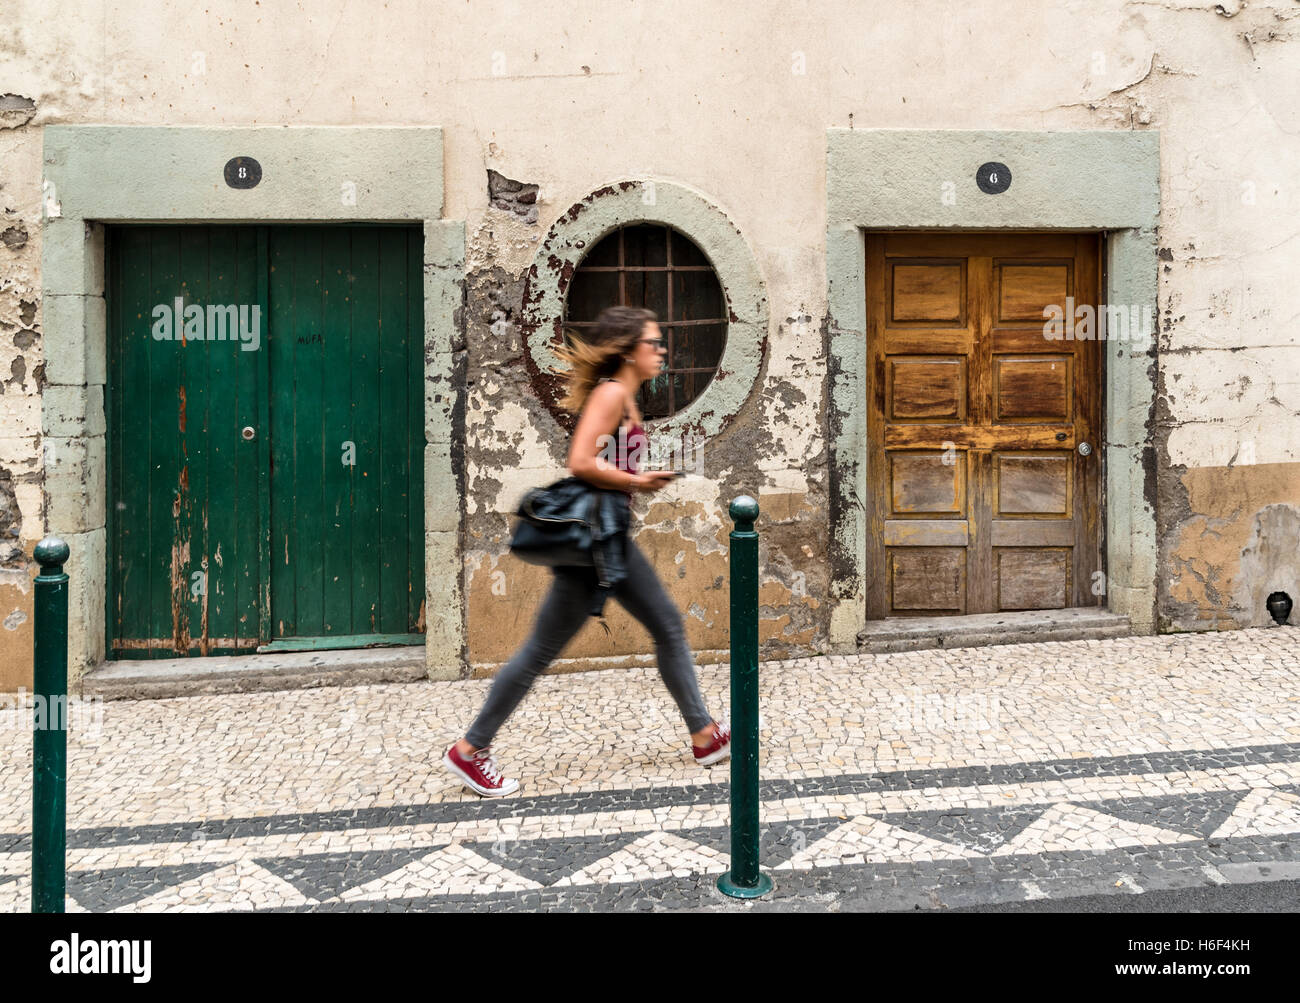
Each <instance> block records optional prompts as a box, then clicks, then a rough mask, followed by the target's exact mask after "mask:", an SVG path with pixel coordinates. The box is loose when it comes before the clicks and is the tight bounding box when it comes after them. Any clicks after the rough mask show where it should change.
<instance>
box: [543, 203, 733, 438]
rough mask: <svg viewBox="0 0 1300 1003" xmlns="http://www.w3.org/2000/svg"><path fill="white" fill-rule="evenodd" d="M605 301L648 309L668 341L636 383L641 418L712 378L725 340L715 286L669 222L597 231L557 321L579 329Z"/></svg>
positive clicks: (683, 400) (689, 395) (590, 323)
mask: <svg viewBox="0 0 1300 1003" xmlns="http://www.w3.org/2000/svg"><path fill="white" fill-rule="evenodd" d="M608 306H639V307H645V308H647V309H649V310H653V311H654V312H655V314H656V315H657V316H658V317H659V329H660V330H661V331H662V332H663V336H664V344H666V345H667V346H668V355H667V358H666V360H665V368H664V370H663V372H662V373H660V375H659V376H657V377H655V378H654V379H653V380H646V381H645V382H644V383H642V384H641V391H640V394H639V396H638V398H637V404H638V406H639V407H640V409H641V413H642V414H643V415H644V416H645V417H647V418H666V417H668V416H669V415H674V414H676V413H677V412H679V411H681V410H682V409H684V408H685V407H686V406H687V405H688V404H690V403H691V401H693V400H695V398H696V397H698V396H700V394H702V393H703V392H704V388H705V387H707V386H708V385H709V381H710V380H712V379H713V375H714V373H716V372H717V370H718V363H719V361H720V360H721V359H722V351H723V348H724V347H725V346H726V342H727V310H726V299H725V298H724V297H723V295H722V284H721V283H720V282H719V281H718V276H717V273H716V272H714V270H713V266H712V265H710V264H709V260H708V258H706V257H705V256H704V252H702V251H701V250H700V249H699V247H697V246H696V245H695V243H694V242H693V241H691V240H690V238H688V237H686V236H684V235H683V234H681V233H679V232H678V231H677V230H674V229H673V228H672V227H670V226H664V225H663V224H658V223H634V224H629V225H627V226H621V227H619V228H618V229H617V230H614V231H612V232H611V233H609V234H607V235H606V236H604V237H602V238H601V239H600V240H599V241H598V242H597V243H596V244H595V245H594V246H593V247H592V248H591V250H590V251H588V252H587V254H586V256H585V257H584V258H583V259H582V261H581V263H580V264H579V265H578V267H577V269H576V270H575V271H574V273H573V279H572V281H571V282H570V283H569V289H568V295H567V296H566V298H565V303H564V327H565V329H566V330H573V331H574V332H576V333H578V334H582V333H583V332H584V331H585V330H589V329H592V328H594V327H595V326H596V324H595V321H596V317H597V316H598V315H599V314H600V311H601V310H603V309H605V307H608Z"/></svg>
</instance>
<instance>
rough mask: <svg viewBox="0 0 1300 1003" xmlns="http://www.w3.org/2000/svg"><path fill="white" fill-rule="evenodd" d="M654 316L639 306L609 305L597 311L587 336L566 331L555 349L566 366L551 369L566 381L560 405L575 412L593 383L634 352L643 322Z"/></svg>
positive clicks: (650, 311)
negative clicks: (562, 342)
mask: <svg viewBox="0 0 1300 1003" xmlns="http://www.w3.org/2000/svg"><path fill="white" fill-rule="evenodd" d="M657 319H658V317H657V316H656V314H655V312H654V311H653V310H646V309H644V308H643V307H635V306H611V307H606V308H605V309H604V310H602V311H601V312H600V316H599V317H597V318H596V328H595V330H594V331H593V332H592V334H591V336H590V337H589V338H583V337H581V336H580V335H577V334H572V333H569V334H568V335H567V336H566V344H564V345H561V346H559V347H558V348H556V349H555V354H556V355H558V356H559V357H560V358H561V359H562V360H563V361H564V362H565V363H567V364H568V367H569V368H568V369H567V370H563V369H552V370H551V372H553V373H555V374H556V375H557V376H563V377H564V378H565V380H566V381H567V384H568V389H567V392H566V393H565V395H564V397H563V398H562V399H561V400H560V407H562V408H564V409H565V410H566V411H569V412H572V413H573V414H578V413H579V412H580V411H581V410H582V408H583V405H585V404H586V403H587V398H588V397H589V396H590V395H591V391H592V389H593V388H594V387H595V386H596V384H597V383H599V382H600V381H601V379H602V378H603V377H606V376H613V375H614V374H615V373H617V372H618V370H619V368H620V367H621V366H622V365H623V357H624V356H625V355H628V354H629V353H631V352H633V351H635V349H636V344H637V341H638V340H639V339H640V337H641V332H642V331H644V330H645V326H646V324H649V323H650V322H651V321H654V320H657Z"/></svg>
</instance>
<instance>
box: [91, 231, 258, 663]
mask: <svg viewBox="0 0 1300 1003" xmlns="http://www.w3.org/2000/svg"><path fill="white" fill-rule="evenodd" d="M106 261H107V266H108V272H107V276H106V278H107V282H106V286H105V300H106V307H107V321H108V325H107V334H108V367H109V368H108V383H107V386H106V388H105V393H106V398H105V405H106V406H105V412H106V415H107V418H108V484H107V497H108V541H109V542H108V579H107V582H108V588H107V590H106V591H107V595H106V599H107V604H108V618H107V625H108V631H107V634H108V636H107V645H108V652H109V656H110V657H111V658H175V657H177V656H184V655H208V654H236V653H239V652H244V651H252V650H254V649H255V648H256V647H257V644H258V639H259V636H260V612H259V611H260V605H259V595H260V590H261V585H262V582H261V578H260V564H259V562H260V555H259V544H260V536H261V531H262V520H261V518H260V514H259V507H258V502H259V497H258V495H259V470H260V466H261V463H260V454H259V443H257V442H248V441H245V440H244V439H243V438H242V437H241V435H240V430H241V428H243V427H245V426H247V425H253V426H256V424H257V414H258V406H259V402H260V401H261V400H262V398H263V396H264V395H265V390H266V387H265V378H264V367H263V358H262V356H261V354H260V352H259V351H258V350H257V349H258V348H260V346H261V342H262V334H263V333H264V332H263V324H264V317H263V314H262V311H261V309H260V303H259V299H260V293H259V284H258V282H259V279H258V276H259V274H260V271H261V270H262V268H264V262H262V261H261V259H260V256H259V250H258V240H257V229H256V228H255V227H240V226H193V227H177V226H121V227H111V228H110V229H109V232H108V245H107V251H106ZM178 307H179V309H178ZM245 331H247V332H248V334H249V337H248V338H247V339H244V338H242V334H243V333H244V332H245ZM254 333H256V340H254V338H253V334H254Z"/></svg>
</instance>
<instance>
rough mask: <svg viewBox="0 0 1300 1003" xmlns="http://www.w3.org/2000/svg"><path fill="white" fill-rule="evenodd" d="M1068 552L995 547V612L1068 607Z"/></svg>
mask: <svg viewBox="0 0 1300 1003" xmlns="http://www.w3.org/2000/svg"><path fill="white" fill-rule="evenodd" d="M1070 549H1071V548H1069V547H1056V548H1048V547H1037V548H1030V547H998V548H996V549H995V550H994V555H995V559H994V567H995V568H996V576H997V578H996V583H995V584H996V587H997V594H998V602H997V607H998V611H999V612H1003V611H1010V610H1026V609H1063V608H1064V607H1066V606H1068V605H1070V601H1069V600H1070V592H1071V589H1070V567H1071V563H1072V561H1071V554H1070Z"/></svg>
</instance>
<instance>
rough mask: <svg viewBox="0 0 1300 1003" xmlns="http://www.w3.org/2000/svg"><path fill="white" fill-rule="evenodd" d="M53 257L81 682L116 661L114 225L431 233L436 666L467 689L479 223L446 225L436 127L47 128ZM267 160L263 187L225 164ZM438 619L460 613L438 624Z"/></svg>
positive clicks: (66, 525) (67, 531) (50, 374)
mask: <svg viewBox="0 0 1300 1003" xmlns="http://www.w3.org/2000/svg"><path fill="white" fill-rule="evenodd" d="M43 138H44V198H43V211H42V217H43V226H42V240H43V245H42V255H41V285H42V325H41V331H42V339H43V348H44V358H45V381H46V385H45V387H44V390H43V393H42V395H41V438H42V443H43V458H44V472H45V498H44V509H45V525H46V532H48V533H51V534H54V535H57V536H60V537H62V538H63V539H64V540H65V541H66V542H67V543H68V545H69V546H70V547H71V551H72V553H71V557H70V559H69V561H68V566H67V571H68V574H69V576H70V582H69V598H70V602H69V612H68V663H69V678H70V682H71V683H73V684H75V683H77V682H78V681H79V679H80V677H81V676H82V675H83V674H84V673H85V672H86V671H87V670H89V669H92V668H94V667H96V666H98V665H99V664H101V663H102V662H103V661H104V658H105V647H106V645H105V640H106V637H107V625H106V616H105V612H106V603H105V599H104V596H105V590H106V588H107V584H108V583H107V557H106V554H107V536H106V530H105V510H106V504H107V497H106V490H107V489H106V485H107V478H106V468H105V435H106V432H107V423H106V420H105V414H104V384H105V380H106V373H107V349H106V346H107V331H106V318H105V309H104V302H105V301H104V225H105V224H112V223H196V224H210V223H257V224H268V223H270V224H274V223H289V222H296V223H305V222H336V223H337V222H356V223H393V222H420V223H422V224H423V226H424V342H425V345H424V349H425V351H424V355H425V373H424V423H425V451H424V466H425V470H424V486H425V515H424V534H425V568H426V571H425V594H426V600H427V601H426V611H427V613H426V620H427V626H426V635H425V663H426V665H427V666H428V668H429V672H430V676H431V677H434V678H458V677H459V675H460V672H461V666H462V665H463V664H464V651H465V630H464V614H463V604H462V603H461V601H460V594H461V583H460V576H459V575H445V574H442V573H441V569H444V568H447V567H459V565H460V560H461V558H460V545H459V540H460V528H461V497H462V496H463V491H461V490H452V491H448V490H447V488H448V486H455V485H458V484H460V483H461V481H462V478H463V474H462V471H461V469H460V468H461V455H460V450H459V449H458V448H456V447H455V446H454V441H455V439H454V434H453V430H454V427H455V425H456V422H457V421H458V420H459V419H460V414H459V409H460V408H461V407H462V403H461V400H460V394H459V392H458V390H457V384H456V381H455V365H456V362H455V359H456V356H455V347H456V345H457V344H458V339H457V337H456V326H457V325H458V324H459V323H460V322H461V301H462V297H463V288H464V275H465V225H464V222H463V221H452V220H444V219H442V210H443V137H442V130H441V129H440V128H437V127H361V128H352V127H315V126H313V127H303V128H298V127H292V128H282V127H274V128H268V127H228V128H208V127H185V126H181V127H152V126H110V125H54V126H47V127H46V128H45V130H44V137H43ZM234 157H252V158H254V159H255V160H257V161H258V163H259V165H260V166H261V169H262V177H261V181H260V182H259V183H258V184H257V185H256V186H255V187H253V188H247V189H236V188H232V187H230V186H228V185H227V184H226V182H225V179H224V175H223V169H224V167H225V165H226V163H227V162H228V161H229V160H231V159H232V158H234ZM438 611H445V613H444V615H442V616H438V615H437V612H438Z"/></svg>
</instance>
